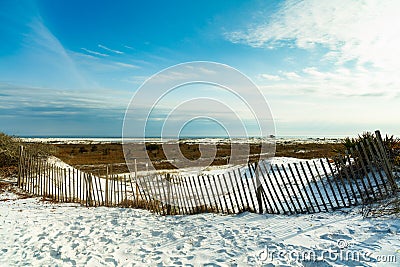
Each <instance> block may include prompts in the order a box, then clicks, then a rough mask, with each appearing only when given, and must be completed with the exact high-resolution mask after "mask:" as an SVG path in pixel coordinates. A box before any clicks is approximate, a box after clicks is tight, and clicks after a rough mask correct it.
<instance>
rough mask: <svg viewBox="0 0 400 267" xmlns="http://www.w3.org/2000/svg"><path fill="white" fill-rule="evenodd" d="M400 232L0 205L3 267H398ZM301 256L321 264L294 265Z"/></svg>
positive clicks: (382, 224)
mask: <svg viewBox="0 0 400 267" xmlns="http://www.w3.org/2000/svg"><path fill="white" fill-rule="evenodd" d="M3 194H5V193H3ZM3 194H1V195H3ZM7 194H8V195H10V194H12V193H9V192H8V193H7ZM1 198H4V197H3V196H2V197H1ZM399 233H400V219H396V218H380V219H363V218H362V216H361V214H360V209H353V210H347V211H337V212H334V213H320V214H314V215H301V216H290V217H289V216H277V215H257V214H251V213H244V214H240V215H229V216H223V215H215V214H200V215H191V216H168V217H163V216H157V215H154V214H152V213H150V212H147V211H143V210H135V209H122V208H105V207H99V208H85V207H80V206H78V205H74V204H51V203H46V202H41V201H39V198H30V199H18V200H7V201H0V240H1V243H0V266H22V265H33V266H45V265H52V266H56V265H58V266H72V265H77V266H83V265H86V266H131V265H137V266H156V265H157V266H172V265H186V266H200V265H208V266H232V265H233V266H248V265H256V266H261V265H267V264H268V263H271V264H274V265H285V264H287V265H306V266H315V264H317V263H318V266H330V265H332V266H348V265H352V266H356V265H357V266H363V265H364V266H376V265H379V266H381V265H382V264H383V263H382V262H381V261H391V262H390V263H385V264H384V265H386V266H396V263H394V262H393V261H394V260H396V261H397V264H398V263H399V262H400V238H399V237H400V235H399ZM339 247H342V248H343V249H342V250H339ZM329 251H331V254H329ZM348 252H351V253H353V254H351V255H355V256H357V255H358V257H359V258H358V259H357V258H356V260H352V259H353V258H354V257H351V256H349V257H346V253H347V254H348ZM301 253H303V254H307V253H308V255H310V254H309V253H315V256H316V257H319V258H318V259H319V261H318V262H314V261H303V262H301V261H299V260H298V261H296V259H299V258H300V259H301V258H302V257H303V256H304V255H302V254H301Z"/></svg>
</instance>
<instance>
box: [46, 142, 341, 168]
mask: <svg viewBox="0 0 400 267" xmlns="http://www.w3.org/2000/svg"><path fill="white" fill-rule="evenodd" d="M52 146H55V147H56V148H57V149H56V150H55V151H56V153H55V156H56V157H58V158H60V159H61V160H63V161H65V162H66V163H68V164H70V165H72V166H74V167H77V168H79V169H81V170H83V171H88V172H92V173H95V174H98V173H99V174H105V173H106V165H107V164H114V165H113V168H114V169H113V172H114V173H124V172H128V171H129V170H128V168H127V166H126V164H125V158H124V154H123V150H122V145H121V144H119V143H108V144H54V145H52ZM210 146H211V145H210ZM180 150H181V152H182V154H183V155H184V156H185V157H186V158H187V159H190V160H196V159H198V158H199V157H200V151H199V146H198V144H192V143H182V144H180ZM147 152H148V155H149V158H150V159H151V161H152V164H153V166H154V167H155V168H156V169H157V170H163V169H175V166H173V165H172V164H170V163H169V162H167V158H166V156H165V154H164V151H163V149H162V147H161V145H159V144H150V145H148V146H147ZM259 152H260V145H258V144H252V145H250V154H251V156H250V160H249V161H250V162H254V161H257V160H258V158H259ZM338 152H341V153H343V152H344V147H343V145H342V144H316V143H306V144H298V143H289V144H278V145H277V147H276V156H279V157H296V158H301V159H312V158H321V157H333V156H335V155H336V154H337V153H338ZM230 153H231V145H230V144H218V145H217V155H216V158H215V159H214V161H213V163H212V164H211V165H213V166H219V165H225V164H227V157H229V156H230ZM243 153H244V154H245V152H243ZM138 168H139V171H140V170H144V169H145V165H144V164H139V165H138Z"/></svg>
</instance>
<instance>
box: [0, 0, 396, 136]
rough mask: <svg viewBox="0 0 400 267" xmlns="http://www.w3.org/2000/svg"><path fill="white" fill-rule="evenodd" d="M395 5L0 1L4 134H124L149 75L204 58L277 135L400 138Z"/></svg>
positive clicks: (0, 116)
mask: <svg viewBox="0 0 400 267" xmlns="http://www.w3.org/2000/svg"><path fill="white" fill-rule="evenodd" d="M399 5H400V4H399V2H398V1H368V0H367V1H316V0H315V1H291V0H288V1H118V4H117V3H116V2H115V1H76V0H70V1H50V0H49V1H44V0H42V1H12V0H2V1H1V2H0V36H1V40H2V41H1V42H0V125H1V127H0V131H4V132H6V133H9V134H15V135H63V136H66V135H75V136H82V135H83V136H119V135H120V134H121V129H122V122H123V118H124V113H125V109H126V108H127V105H128V104H129V101H130V99H131V97H132V95H133V94H134V93H135V92H136V90H138V88H139V86H140V85H141V84H142V83H143V82H144V81H145V80H146V79H147V78H149V77H150V76H151V75H153V74H155V73H157V72H159V71H161V70H162V69H164V68H167V67H170V66H172V65H175V64H179V63H182V62H189V61H198V60H200V61H213V62H220V63H223V64H227V65H230V66H232V67H234V68H236V69H237V70H239V71H241V72H242V73H243V74H245V75H247V76H248V77H249V78H251V79H252V80H253V81H254V83H255V84H257V86H258V87H259V88H260V90H261V91H262V93H263V94H264V96H265V98H266V99H267V101H268V102H269V104H270V108H271V110H272V113H273V115H274V119H275V124H276V134H277V135H318V136H329V135H354V134H357V133H359V132H362V131H365V130H370V131H373V130H375V129H381V130H382V131H383V132H388V133H392V134H396V135H400V129H399V125H400V116H399V115H400V112H399V108H398V107H399V104H400V61H399V59H400V23H399V22H398V20H399V19H398V18H399V15H400V14H399V12H400V11H399V10H400V6H399ZM191 90H192V91H193V95H196V92H195V90H193V89H191ZM211 94H212V93H211ZM200 127H202V128H201V130H200ZM190 129H192V130H190ZM209 129H210V131H209V135H214V134H216V135H218V134H219V133H220V132H221V129H220V128H219V126H216V127H215V128H213V127H210V128H209ZM213 131H214V132H213ZM186 132H187V134H188V135H190V134H194V133H196V132H197V133H200V132H201V133H202V134H201V135H203V133H204V121H201V123H199V125H198V126H197V127H195V126H193V127H187V128H186Z"/></svg>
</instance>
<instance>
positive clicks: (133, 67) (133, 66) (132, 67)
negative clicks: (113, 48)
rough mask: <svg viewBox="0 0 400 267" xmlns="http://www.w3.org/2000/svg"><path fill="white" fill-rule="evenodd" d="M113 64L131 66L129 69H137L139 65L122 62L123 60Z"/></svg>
mask: <svg viewBox="0 0 400 267" xmlns="http://www.w3.org/2000/svg"><path fill="white" fill-rule="evenodd" d="M115 65H117V66H120V67H124V68H131V69H139V68H140V67H139V66H136V65H133V64H128V63H123V62H116V63H115Z"/></svg>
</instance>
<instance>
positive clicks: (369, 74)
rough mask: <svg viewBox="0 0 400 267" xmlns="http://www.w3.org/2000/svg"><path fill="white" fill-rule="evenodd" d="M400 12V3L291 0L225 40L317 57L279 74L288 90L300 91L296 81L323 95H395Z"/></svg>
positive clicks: (398, 84)
mask: <svg viewBox="0 0 400 267" xmlns="http://www.w3.org/2000/svg"><path fill="white" fill-rule="evenodd" d="M399 9H400V2H399V1H396V0H389V1H377V0H367V1H346V0H338V1H318V0H304V1H298V0H287V1H285V2H283V3H282V4H281V6H280V9H279V10H278V12H277V13H275V14H273V15H272V16H269V17H265V19H264V21H257V22H256V23H254V22H251V24H250V25H249V26H248V27H247V28H246V29H239V30H237V31H234V32H229V33H226V34H225V37H226V38H227V39H228V40H230V41H231V42H233V43H243V44H247V45H249V46H252V47H263V48H266V49H276V50H279V49H280V48H282V47H283V46H285V47H291V48H297V49H304V50H306V51H311V52H312V53H313V55H314V56H315V55H319V56H320V58H319V59H317V60H314V61H311V60H310V61H307V59H304V58H302V61H301V63H302V64H304V67H303V69H298V70H297V71H296V72H286V73H285V74H283V71H282V73H281V74H279V75H278V76H279V78H281V80H282V84H283V83H284V84H285V85H286V86H287V87H286V88H287V90H289V91H290V90H292V89H293V88H298V87H299V86H298V84H297V85H296V84H294V83H290V80H296V81H297V82H302V83H303V85H305V86H304V87H306V88H314V91H315V92H323V93H325V94H326V93H328V94H329V93H338V94H343V95H359V96H371V95H393V94H395V93H396V92H398V91H399V90H400V81H399V79H398V77H399V76H400V72H399V70H400V61H399V60H398V58H400V49H398V47H400V24H399V23H398V12H397V11H398V10H399ZM321 48H323V49H321ZM321 51H322V52H321ZM321 62H324V63H325V65H329V66H330V67H329V68H326V67H321ZM264 78H266V79H267V80H270V81H277V80H278V77H274V76H264ZM268 78H269V79H268ZM290 88H292V89H290ZM375 92H385V93H377V94H375Z"/></svg>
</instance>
